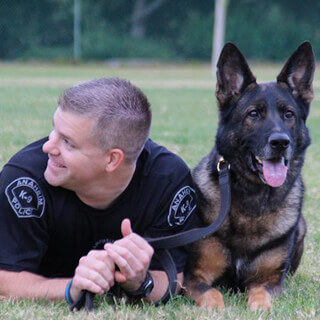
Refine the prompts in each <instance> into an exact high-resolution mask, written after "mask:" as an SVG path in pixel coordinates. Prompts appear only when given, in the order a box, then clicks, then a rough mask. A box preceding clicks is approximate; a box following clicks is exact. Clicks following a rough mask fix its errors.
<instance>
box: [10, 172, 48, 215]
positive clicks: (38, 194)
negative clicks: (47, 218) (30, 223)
mask: <svg viewBox="0 0 320 320" xmlns="http://www.w3.org/2000/svg"><path fill="white" fill-rule="evenodd" d="M5 192H6V196H7V198H8V201H9V203H10V205H11V207H12V209H13V211H14V212H15V214H16V215H17V216H18V218H31V217H34V218H41V216H42V215H43V212H44V208H45V197H44V195H43V192H42V190H41V189H40V187H39V185H38V183H37V182H36V181H35V180H33V179H31V178H29V177H21V178H18V179H16V180H14V181H12V182H11V183H10V184H9V185H8V186H7V188H6V191H5Z"/></svg>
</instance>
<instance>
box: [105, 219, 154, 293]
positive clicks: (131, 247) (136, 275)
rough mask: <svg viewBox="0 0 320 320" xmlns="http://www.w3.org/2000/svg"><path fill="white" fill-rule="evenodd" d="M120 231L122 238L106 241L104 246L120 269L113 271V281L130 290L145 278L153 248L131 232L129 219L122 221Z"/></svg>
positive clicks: (134, 288)
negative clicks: (111, 241) (110, 241)
mask: <svg viewBox="0 0 320 320" xmlns="http://www.w3.org/2000/svg"><path fill="white" fill-rule="evenodd" d="M121 233H122V235H123V238H122V239H120V240H117V241H115V242H114V243H107V244H106V245H105V246H104V248H105V250H106V252H107V254H108V256H110V258H112V260H113V261H114V263H115V264H116V265H117V266H118V267H119V269H120V270H119V271H116V272H115V281H117V282H119V283H121V286H122V288H123V289H124V290H126V291H128V292H132V291H135V290H137V289H139V287H140V286H141V284H142V283H143V281H144V280H145V278H146V273H147V271H148V268H149V265H150V261H151V258H152V256H153V253H154V250H153V248H152V247H151V246H150V245H149V243H148V242H147V241H146V240H145V239H143V238H142V237H141V236H139V235H138V234H136V233H134V232H132V229H131V223H130V220H129V219H124V220H123V221H122V224H121Z"/></svg>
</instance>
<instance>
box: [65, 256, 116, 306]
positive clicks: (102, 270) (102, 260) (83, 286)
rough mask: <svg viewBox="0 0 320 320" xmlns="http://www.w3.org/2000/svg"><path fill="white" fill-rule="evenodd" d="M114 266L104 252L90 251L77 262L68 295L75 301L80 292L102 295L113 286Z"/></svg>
mask: <svg viewBox="0 0 320 320" xmlns="http://www.w3.org/2000/svg"><path fill="white" fill-rule="evenodd" d="M114 272H115V265H114V262H113V259H112V258H110V257H109V255H108V253H107V252H106V251H105V250H92V251H90V252H89V253H88V255H87V256H84V257H82V258H81V259H80V260H79V265H78V267H77V268H76V271H75V275H74V277H73V282H72V286H71V288H70V295H71V299H72V300H73V301H76V300H77V299H78V298H79V297H80V294H81V291H82V290H88V291H91V292H93V293H97V294H103V293H105V292H108V291H109V290H110V288H111V287H112V286H113V285H114Z"/></svg>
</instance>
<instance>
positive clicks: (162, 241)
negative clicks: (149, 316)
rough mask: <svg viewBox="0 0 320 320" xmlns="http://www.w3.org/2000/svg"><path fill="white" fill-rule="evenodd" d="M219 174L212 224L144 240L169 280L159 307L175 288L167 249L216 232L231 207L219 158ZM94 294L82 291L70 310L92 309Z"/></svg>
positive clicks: (225, 170)
mask: <svg viewBox="0 0 320 320" xmlns="http://www.w3.org/2000/svg"><path fill="white" fill-rule="evenodd" d="M217 169H218V173H219V187H220V203H221V205H220V212H219V216H218V218H217V219H216V221H214V222H213V223H212V224H210V225H209V226H207V227H203V228H195V229H192V230H188V231H184V232H181V233H178V234H175V235H171V236H166V237H159V238H145V240H147V241H148V243H149V244H150V245H151V246H152V247H153V248H154V249H155V253H154V256H155V258H156V259H157V260H159V262H160V263H161V264H162V266H163V268H164V271H165V272H166V274H167V276H168V280H169V286H168V289H167V291H166V293H165V294H164V296H163V297H162V298H161V299H160V300H159V301H158V302H156V303H155V305H159V304H161V303H163V304H164V303H166V302H167V301H168V300H169V299H170V297H171V296H172V295H174V293H175V291H176V287H177V269H176V266H175V263H174V261H173V259H172V257H171V254H170V252H169V250H168V249H172V248H175V247H180V246H184V245H187V244H190V243H192V242H194V241H197V240H199V239H201V238H205V237H207V236H208V235H211V234H213V233H214V232H216V231H217V230H218V229H219V228H220V227H221V225H222V223H223V222H224V220H225V218H226V217H227V214H228V213H229V210H230V205H231V191H230V174H229V169H230V166H229V164H228V163H227V162H226V161H225V160H224V159H223V158H222V157H220V159H219V162H218V165H217ZM93 300H94V293H92V292H89V291H83V293H82V295H81V296H80V298H79V299H78V300H77V301H75V302H74V303H73V305H71V307H70V310H71V311H73V310H80V309H81V308H82V307H84V308H85V309H86V310H87V311H91V310H92V309H93V308H94V305H93Z"/></svg>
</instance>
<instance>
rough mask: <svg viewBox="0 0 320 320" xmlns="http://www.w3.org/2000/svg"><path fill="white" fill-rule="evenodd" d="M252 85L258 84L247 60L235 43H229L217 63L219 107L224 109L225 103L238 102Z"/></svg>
mask: <svg viewBox="0 0 320 320" xmlns="http://www.w3.org/2000/svg"><path fill="white" fill-rule="evenodd" d="M250 84H256V78H255V77H254V75H253V74H252V72H251V70H250V68H249V66H248V63H247V61H246V59H245V58H244V56H243V55H242V53H241V52H240V50H239V49H238V48H237V47H236V46H235V45H234V44H233V43H231V42H229V43H227V44H226V45H225V46H224V47H223V49H222V51H221V54H220V57H219V60H218V63H217V86H216V97H217V99H218V101H219V107H220V108H223V106H224V104H225V103H227V102H229V101H232V100H237V99H238V98H239V96H240V94H241V93H242V92H243V91H244V90H245V89H246V88H247V87H248V86H249V85H250Z"/></svg>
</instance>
